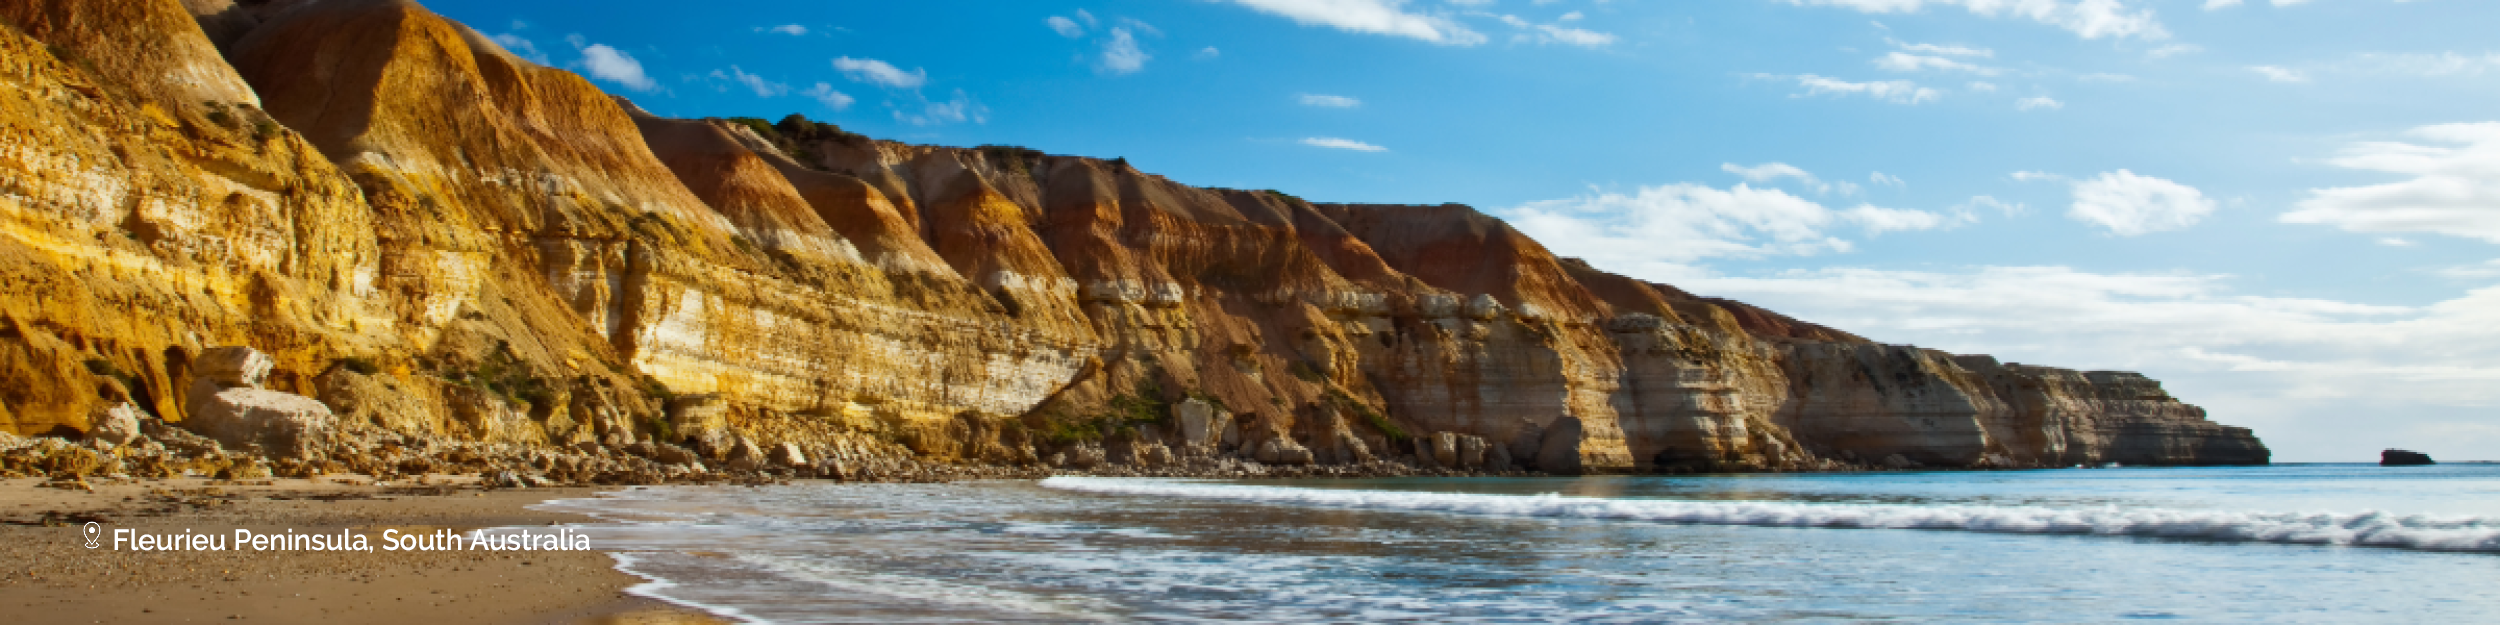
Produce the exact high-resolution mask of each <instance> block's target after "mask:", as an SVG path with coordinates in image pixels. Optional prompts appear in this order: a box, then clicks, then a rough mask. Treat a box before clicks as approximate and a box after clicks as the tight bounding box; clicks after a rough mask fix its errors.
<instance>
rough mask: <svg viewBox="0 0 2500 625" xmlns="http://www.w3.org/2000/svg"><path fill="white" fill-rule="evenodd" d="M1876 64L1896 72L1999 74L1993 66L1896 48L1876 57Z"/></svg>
mask: <svg viewBox="0 0 2500 625" xmlns="http://www.w3.org/2000/svg"><path fill="white" fill-rule="evenodd" d="M1875 66H1876V67H1878V68H1882V69H1885V70H1890V71H1895V72H1916V71H1924V70H1940V71H1954V72H1969V73H1972V74H1978V75H1981V76H1995V75H1997V69H1996V68H1993V67H1983V66H1979V65H1974V64H1971V63H1965V62H1962V61H1956V60H1953V59H1949V58H1945V57H1941V56H1929V55H1923V54H1911V53H1908V52H1901V51H1897V50H1896V51H1893V52H1889V53H1885V54H1884V55H1883V56H1879V57H1875Z"/></svg>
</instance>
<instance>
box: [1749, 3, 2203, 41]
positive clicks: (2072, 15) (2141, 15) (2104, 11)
mask: <svg viewBox="0 0 2500 625" xmlns="http://www.w3.org/2000/svg"><path fill="white" fill-rule="evenodd" d="M1788 3H1789V4H1792V5H1798V6H1831V7H1840V8H1845V9H1852V10H1856V11H1858V12H1861V13H1874V14H1888V13H1917V12H1920V11H1923V10H1925V9H1927V7H1930V6H1935V7H1959V8H1961V9H1962V10H1964V11H1968V12H1970V13H1971V14H1973V15H1978V16H1980V17H1986V18H2012V19H2024V20H2030V21H2033V22H2038V23H2041V24H2046V25H2049V26H2054V27H2057V28H2061V29H2065V30H2067V31H2069V32H2073V33H2074V34H2075V35H2076V36H2078V37H2082V38H2084V39H2100V38H2103V37H2107V38H2112V39H2138V40H2146V41H2156V40H2162V39H2168V38H2170V31H2169V30H2167V29H2164V28H2163V27H2162V25H2161V21H2160V20H2157V19H2154V17H2153V10H2152V9H2133V8H2129V7H2128V6H2127V3H2126V1H2125V0H2074V1H2071V2H2068V1H2063V0H1788Z"/></svg>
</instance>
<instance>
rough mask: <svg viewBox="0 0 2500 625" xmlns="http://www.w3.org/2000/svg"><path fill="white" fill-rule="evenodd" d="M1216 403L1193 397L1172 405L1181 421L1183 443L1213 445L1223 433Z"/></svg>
mask: <svg viewBox="0 0 2500 625" xmlns="http://www.w3.org/2000/svg"><path fill="white" fill-rule="evenodd" d="M1216 412H1217V411H1216V409H1215V404H1211V403H1207V402H1206V401H1205V400H1201V399H1197V398H1191V399H1188V400H1184V401H1182V402H1181V403H1180V405H1177V406H1173V407H1172V414H1173V416H1175V417H1178V419H1179V420H1180V422H1181V444H1182V445H1186V446H1189V447H1213V446H1215V444H1216V442H1217V441H1218V437H1220V436H1222V435H1223V425H1222V424H1220V423H1217V420H1216V417H1215V415H1216Z"/></svg>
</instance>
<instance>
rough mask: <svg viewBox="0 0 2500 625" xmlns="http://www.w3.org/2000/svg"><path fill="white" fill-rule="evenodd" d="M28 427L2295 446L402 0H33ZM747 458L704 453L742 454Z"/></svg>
mask: <svg viewBox="0 0 2500 625" xmlns="http://www.w3.org/2000/svg"><path fill="white" fill-rule="evenodd" d="M0 22H5V25H0V432H8V433H14V434H15V435H24V436H37V437H49V438H48V439H46V440H43V441H37V440H33V439H18V438H15V437H13V436H12V437H7V438H10V439H11V440H12V441H13V442H10V443H8V444H7V445H6V446H7V447H10V448H11V451H8V452H7V454H6V455H7V456H8V457H9V458H10V464H8V465H7V466H6V468H7V469H8V470H11V471H14V472H18V473H43V474H48V475H54V476H60V477H75V476H77V475H109V474H122V475H132V476H139V477H149V476H168V475H179V474H183V473H192V474H202V475H210V474H221V473H222V474H225V475H229V476H233V477H237V478H252V477H257V476H262V475H267V474H270V473H276V474H281V475H316V474H321V473H336V472H357V473H365V474H370V475H376V476H391V475H402V474H405V475H421V474H426V473H443V472H463V473H480V474H485V475H488V476H489V477H490V479H492V480H496V481H500V482H505V483H512V484H525V483H540V482H552V483H582V482H595V483H649V482H655V481H667V480H684V479H718V478H719V476H722V475H724V474H735V475H743V476H748V477H747V478H739V479H749V478H752V479H763V478H768V477H775V476H830V477H843V478H852V479H869V478H876V477H879V476H886V477H896V476H940V477H943V476H947V475H976V474H978V475H1038V474H1043V473H1047V472H1053V471H1098V472H1116V473H1147V474H1227V475H1233V474H1238V475H1270V474H1278V473H1293V474H1332V473H1345V472H1356V473H1371V474H1377V473H1418V472H1422V473H1431V472H1509V471H1538V472H1545V473H1553V474H1579V473H1609V472H1664V471H1765V470H1847V469H1855V468H1911V467H1945V468H2023V467H2050V466H2070V465H2076V464H2100V463H2108V462H2118V463H2124V464H2129V465H2187V464H2263V463H2265V462H2267V459H2268V452H2267V450H2266V448H2265V447H2264V446H2263V445H2262V444H2261V443H2260V442H2259V441H2258V440H2257V438H2256V437H2255V436H2254V435H2252V434H2251V433H2250V432H2249V430H2247V429H2244V428H2235V427H2227V426H2223V425H2220V424H2217V423H2214V422H2212V421H2209V420H2207V419H2206V417H2205V414H2204V411H2203V410H2202V409H2200V408H2197V407H2196V406H2193V405H2189V404H2186V403H2182V402H2181V401H2179V400H2178V399H2177V398H2174V397H2171V396H2170V395H2169V394H2168V393H2166V392H2164V391H2163V390H2162V387H2161V385H2160V383H2159V382H2156V381H2154V380H2151V379H2148V378H2146V377H2144V376H2142V375H2138V374H2134V373H2124V372H2084V371H2072V370H2065V369H2057V368H2051V367H2043V366H2034V365H2023V364H2014V363H2003V362H1999V361H1997V360H1996V359H1995V358H1992V357H1989V356H1980V355H1957V354H1948V353H1944V352H1940V351H1935V350H1929V349H1920V348H1917V347H1911V346H1904V345H1888V344H1883V343H1878V342H1875V341H1870V340H1867V339H1865V338H1862V337H1859V336H1856V335H1853V334H1850V333H1848V332H1845V331H1842V330H1838V329H1833V328H1827V327H1823V326H1819V325H1815V324H1813V323H1809V322H1806V321H1802V320H1798V319H1793V318H1790V317H1787V316H1783V315H1781V314H1779V313H1776V312H1772V311H1768V310H1763V309H1761V308H1757V307H1754V306H1750V305H1747V304H1744V303H1741V302H1735V301H1729V300H1725V299H1717V298H1711V297H1706V296H1703V295H1696V294H1692V293H1687V292H1685V291H1683V290H1681V289H1678V288H1676V287H1674V286H1671V285H1666V284H1658V283H1653V282H1646V281H1642V280H1639V279H1635V278H1630V277H1626V276H1621V275H1616V274H1612V273H1607V272H1606V271H1604V270H1602V269H1601V268H1597V267H1592V266H1590V265H1589V264H1587V263H1584V262H1581V261H1578V260H1576V259H1573V258H1569V257H1567V256H1566V254H1568V250H1559V253H1558V250H1553V249H1549V248H1548V247H1546V246H1545V245H1544V244H1542V243H1540V242H1538V241H1535V240H1531V239H1530V238H1528V237H1526V236H1524V235H1523V234H1521V233H1520V232H1519V231H1518V230H1516V229H1513V228H1512V227H1510V226H1509V225H1507V224H1505V223H1503V222H1502V221H1501V220H1499V219H1496V218H1494V217H1492V216H1489V215H1486V214H1485V213H1482V212H1479V211H1477V210H1475V209H1472V208H1469V207H1466V206H1460V205H1440V206H1385V205H1349V204H1327V203H1313V202H1309V201H1305V200H1303V199H1301V198H1297V197H1294V196H1292V195H1289V194H1287V193H1282V192H1276V191H1254V190H1235V189H1219V188H1205V187H1195V186H1189V185H1186V184H1183V183H1180V182H1175V181H1172V180H1168V179H1165V178H1163V177H1160V176H1156V175H1153V174H1149V173H1146V172H1142V171H1139V170H1138V169H1137V168H1135V167H1134V166H1132V165H1131V164H1130V163H1128V162H1126V161H1124V160H1117V159H1114V160H1101V159H1093V158H1083V157H1074V156H1058V155H1050V154H1045V153H1042V152H1038V151H1033V150H1028V149H1023V148H1013V147H1001V146H985V147H977V148H953V147H936V146H924V145H910V144H904V143H897V142H891V141H882V140H875V139H870V138H867V137H863V136H859V135H856V134H852V133H849V132H847V131H843V130H842V129H840V128H837V127H834V126H832V125H827V124H822V123H817V122H812V121H809V120H807V119H805V118H803V117H799V116H790V117H788V118H785V119H782V120H780V121H778V122H777V123H772V122H766V121H764V120H760V119H666V118H661V117H657V116H654V115H651V114H649V113H646V112H644V111H642V110H640V109H638V108H636V107H635V106H634V105H632V104H631V103H630V102H627V101H625V100H623V99H620V98H616V97H612V96H610V95H609V94H607V93H604V92H602V91H601V90H600V89H598V88H597V87H596V86H594V85H593V84H591V83H590V82H589V81H587V80H585V79H583V78H582V77H580V76H577V75H575V74H573V73H571V72H567V71H563V70H559V69H552V68H548V67H542V66H539V65H536V64H532V63H530V62H528V61H525V60H522V59H520V58H518V57H516V56H514V55H512V54H510V53H508V52H507V51H505V50H503V49H501V48H499V47H497V46H496V45H495V44H494V43H493V42H491V41H490V40H489V39H488V38H486V37H484V36H481V35H480V34H479V33H478V32H476V31H474V30H472V29H470V28H468V27H466V26H463V25H460V24H457V23H454V22H452V21H449V20H446V19H444V18H443V17H441V16H438V15H435V14H433V13H431V12H429V11H427V10H426V9H425V8H423V7H421V6H419V5H417V4H416V3H413V2H408V1H406V0H321V1H313V0H267V1H260V2H240V3H238V2H231V1H229V0H24V1H19V2H11V3H8V4H6V5H5V6H0ZM705 476H710V478H706V477H705Z"/></svg>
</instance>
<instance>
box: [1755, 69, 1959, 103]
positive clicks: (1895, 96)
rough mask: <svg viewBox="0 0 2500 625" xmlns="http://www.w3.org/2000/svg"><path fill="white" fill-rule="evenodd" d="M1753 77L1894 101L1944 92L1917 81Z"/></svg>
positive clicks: (1813, 91) (1812, 91)
mask: <svg viewBox="0 0 2500 625" xmlns="http://www.w3.org/2000/svg"><path fill="white" fill-rule="evenodd" d="M1753 77H1754V78H1762V79H1769V80H1794V81H1797V85H1798V86H1800V87H1805V89H1806V92H1805V94H1804V95H1809V96H1815V95H1824V94H1838V95H1863V96H1867V97H1870V98H1875V99H1877V100H1883V101H1886V102H1891V103H1894V104H1925V103H1928V102H1934V101H1936V100H1937V99H1938V98H1942V97H1944V92H1941V91H1937V90H1935V89H1930V88H1927V87H1921V86H1918V83H1914V82H1910V81H1907V80H1884V81H1875V82H1849V81H1846V80H1841V79H1837V78H1826V77H1822V76H1817V75H1814V74H1805V75H1800V76H1782V75H1777V74H1754V75H1753Z"/></svg>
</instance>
